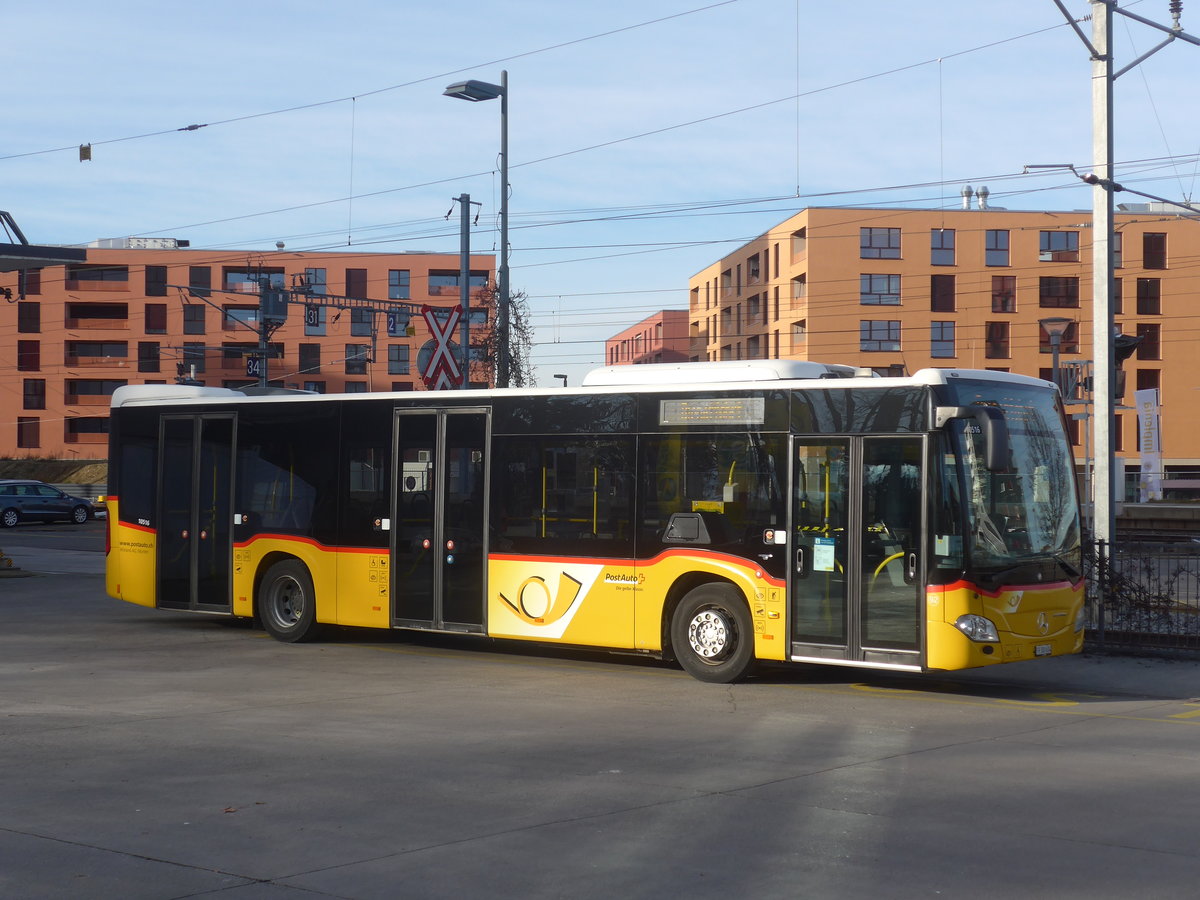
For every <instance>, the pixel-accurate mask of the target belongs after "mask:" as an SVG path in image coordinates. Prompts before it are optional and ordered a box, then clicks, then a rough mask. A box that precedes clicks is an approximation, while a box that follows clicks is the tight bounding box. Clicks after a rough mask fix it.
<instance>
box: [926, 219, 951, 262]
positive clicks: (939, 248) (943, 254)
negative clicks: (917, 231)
mask: <svg viewBox="0 0 1200 900" xmlns="http://www.w3.org/2000/svg"><path fill="white" fill-rule="evenodd" d="M929 264H930V265H931V266H952V265H954V229H953V228H931V229H929Z"/></svg>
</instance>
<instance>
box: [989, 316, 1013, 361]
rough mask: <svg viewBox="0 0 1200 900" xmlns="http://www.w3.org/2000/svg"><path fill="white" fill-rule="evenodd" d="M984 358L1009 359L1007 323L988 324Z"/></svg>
mask: <svg viewBox="0 0 1200 900" xmlns="http://www.w3.org/2000/svg"><path fill="white" fill-rule="evenodd" d="M984 356H986V357H987V358H988V359H1008V358H1009V356H1010V352H1009V346H1008V323H1007V322H988V323H987V344H986V347H985V349H984Z"/></svg>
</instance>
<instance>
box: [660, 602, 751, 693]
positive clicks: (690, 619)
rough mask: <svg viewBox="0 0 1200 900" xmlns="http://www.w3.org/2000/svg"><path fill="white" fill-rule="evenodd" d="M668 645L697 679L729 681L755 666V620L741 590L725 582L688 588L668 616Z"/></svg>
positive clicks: (721, 682)
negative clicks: (669, 633) (751, 617)
mask: <svg viewBox="0 0 1200 900" xmlns="http://www.w3.org/2000/svg"><path fill="white" fill-rule="evenodd" d="M671 647H672V649H673V650H674V651H675V658H676V659H678V660H679V664H680V665H681V666H683V668H684V670H685V671H686V672H687V673H688V674H689V675H691V676H692V677H694V678H697V679H699V680H700V681H707V682H710V683H712V684H730V683H731V682H734V681H740V680H741V679H743V678H745V677H746V675H748V674H749V673H750V671H751V670H752V669H753V667H754V623H753V622H752V621H751V619H750V610H749V608H748V607H747V606H746V601H745V600H744V599H743V597H742V595H741V593H740V592H739V591H738V590H737V589H736V588H734V587H733V586H732V585H728V584H705V585H701V586H700V587H698V588H694V589H692V590H691V591H689V592H688V593H687V594H686V595H685V596H684V598H683V599H682V600H681V601H679V606H677V607H676V608H675V614H674V615H673V616H672V617H671Z"/></svg>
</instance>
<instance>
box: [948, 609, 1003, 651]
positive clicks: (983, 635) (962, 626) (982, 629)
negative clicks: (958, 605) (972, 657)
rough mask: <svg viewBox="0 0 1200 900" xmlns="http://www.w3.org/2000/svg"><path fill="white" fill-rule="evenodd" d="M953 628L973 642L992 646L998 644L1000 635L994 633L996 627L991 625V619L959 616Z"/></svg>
mask: <svg viewBox="0 0 1200 900" xmlns="http://www.w3.org/2000/svg"><path fill="white" fill-rule="evenodd" d="M954 626H955V627H956V628H957V629H958V630H959V631H961V632H962V633H963V634H965V635H966V636H967V637H969V638H970V639H971V640H973V641H980V642H988V643H993V644H998V643H999V642H1000V635H999V634H997V633H996V626H995V625H994V624H992V620H991V619H985V618H984V617H983V616H976V615H972V614H967V615H965V616H959V617H958V621H957V622H955V623H954Z"/></svg>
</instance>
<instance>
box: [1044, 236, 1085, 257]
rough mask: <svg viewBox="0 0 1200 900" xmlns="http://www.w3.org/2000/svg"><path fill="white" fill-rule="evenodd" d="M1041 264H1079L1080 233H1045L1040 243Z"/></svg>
mask: <svg viewBox="0 0 1200 900" xmlns="http://www.w3.org/2000/svg"><path fill="white" fill-rule="evenodd" d="M1038 260H1039V261H1041V262H1079V232H1078V231H1043V232H1041V233H1040V237H1039V243H1038Z"/></svg>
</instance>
